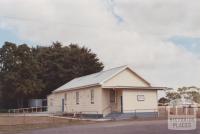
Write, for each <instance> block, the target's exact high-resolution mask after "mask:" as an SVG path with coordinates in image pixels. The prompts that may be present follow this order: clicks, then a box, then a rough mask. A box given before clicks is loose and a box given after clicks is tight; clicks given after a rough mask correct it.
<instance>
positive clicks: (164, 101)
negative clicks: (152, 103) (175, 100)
mask: <svg viewBox="0 0 200 134" xmlns="http://www.w3.org/2000/svg"><path fill="white" fill-rule="evenodd" d="M158 102H159V103H161V104H163V105H165V104H166V103H169V99H167V98H165V97H162V98H160V99H159V101H158Z"/></svg>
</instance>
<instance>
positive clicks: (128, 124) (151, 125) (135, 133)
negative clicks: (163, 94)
mask: <svg viewBox="0 0 200 134" xmlns="http://www.w3.org/2000/svg"><path fill="white" fill-rule="evenodd" d="M26 134H200V121H198V123H197V129H196V130H193V131H172V130H168V128H167V121H166V120H165V121H164V120H156V121H120V122H107V123H98V124H90V125H82V126H81V125H79V126H67V127H61V128H50V129H43V130H37V131H33V132H27V133H26Z"/></svg>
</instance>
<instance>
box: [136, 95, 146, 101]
mask: <svg viewBox="0 0 200 134" xmlns="http://www.w3.org/2000/svg"><path fill="white" fill-rule="evenodd" d="M137 100H138V101H144V100H145V97H144V95H138V96H137Z"/></svg>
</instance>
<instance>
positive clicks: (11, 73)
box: [0, 42, 44, 107]
mask: <svg viewBox="0 0 200 134" xmlns="http://www.w3.org/2000/svg"><path fill="white" fill-rule="evenodd" d="M0 57H1V65H2V66H1V83H2V86H3V87H2V95H3V100H4V104H5V106H8V107H11V106H14V105H16V103H15V102H17V105H18V107H23V102H24V99H27V98H31V97H35V96H37V95H38V94H39V93H40V91H41V90H42V88H43V87H44V85H43V83H42V81H41V80H39V79H38V78H37V72H38V69H39V68H38V66H37V61H35V59H34V57H33V55H32V51H31V48H29V47H28V46H27V45H26V44H23V45H19V46H18V47H17V46H16V45H15V44H13V43H9V42H6V43H5V45H4V46H3V49H1V51H0ZM13 103H15V104H13Z"/></svg>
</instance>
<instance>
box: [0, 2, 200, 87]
mask: <svg viewBox="0 0 200 134" xmlns="http://www.w3.org/2000/svg"><path fill="white" fill-rule="evenodd" d="M199 24H200V1H199V0H190V1H183V0H1V1H0V44H1V45H2V44H3V42H4V41H12V42H15V43H18V44H21V43H28V44H30V45H34V46H35V45H46V46H47V45H49V44H51V42H53V41H57V40H58V41H61V42H63V43H64V44H65V45H67V44H69V43H78V44H80V45H84V46H87V47H89V48H91V49H92V50H93V51H94V52H95V53H97V54H98V56H99V57H100V59H101V60H102V61H103V62H104V64H105V67H106V68H110V67H115V66H120V65H124V64H128V65H131V66H132V67H133V68H134V69H135V70H136V72H138V73H139V74H141V75H142V76H143V77H144V78H145V79H147V80H148V81H150V82H151V83H152V85H155V86H168V87H179V86H190V85H195V86H200V25H199Z"/></svg>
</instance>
